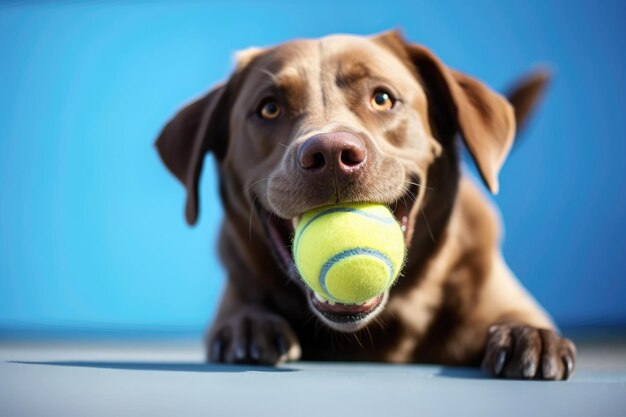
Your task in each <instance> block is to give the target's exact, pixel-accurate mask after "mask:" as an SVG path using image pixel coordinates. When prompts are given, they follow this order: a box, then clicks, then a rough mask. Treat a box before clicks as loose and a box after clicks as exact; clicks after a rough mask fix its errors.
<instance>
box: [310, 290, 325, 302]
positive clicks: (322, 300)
mask: <svg viewBox="0 0 626 417" xmlns="http://www.w3.org/2000/svg"><path fill="white" fill-rule="evenodd" d="M313 294H315V298H316V299H317V301H319V302H320V303H325V302H326V300H324V299H323V298H322V297H320V296H319V295H317V293H316V292H314V293H313Z"/></svg>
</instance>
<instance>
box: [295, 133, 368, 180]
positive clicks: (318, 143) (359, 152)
mask: <svg viewBox="0 0 626 417" xmlns="http://www.w3.org/2000/svg"><path fill="white" fill-rule="evenodd" d="M366 159H367V149H366V148H365V144H364V143H363V141H362V140H361V139H360V138H358V137H357V136H355V135H354V134H352V133H349V132H332V133H323V134H319V135H315V136H313V137H312V138H310V139H308V140H307V141H306V142H304V143H303V144H302V145H301V146H300V149H299V150H298V162H299V163H300V166H301V167H302V169H303V170H305V171H306V172H311V173H312V172H315V173H329V172H332V171H335V172H336V173H337V174H340V175H350V174H353V173H354V172H356V171H357V170H358V169H359V168H361V167H362V166H363V165H364V164H365V161H366Z"/></svg>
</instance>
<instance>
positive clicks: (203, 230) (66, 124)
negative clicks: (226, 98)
mask: <svg viewBox="0 0 626 417" xmlns="http://www.w3.org/2000/svg"><path fill="white" fill-rule="evenodd" d="M625 5H626V3H624V2H623V1H603V2H590V1H586V2H580V1H560V2H559V1H523V2H501V1H472V2H464V1H433V2H414V1H409V2H393V1H385V2H373V1H371V2H370V1H358V2H355V1H345V2H331V1H316V2H302V3H297V2H255V1H250V2H241V1H223V2H189V3H185V2H130V3H129V2H114V1H109V2H107V1H105V2H74V1H71V2H59V3H56V2H49V1H42V2H36V1H35V2H26V3H25V4H21V3H19V2H9V3H4V4H0V329H8V328H16V327H17V328H19V327H29V326H44V327H47V326H52V327H55V328H59V327H60V328H67V329H85V328H112V329H125V328H153V329H174V330H176V329H190V330H193V331H196V330H200V329H202V327H203V326H204V325H205V324H206V323H207V321H208V320H209V319H210V317H211V315H212V314H213V312H214V309H215V307H216V303H217V301H218V299H219V295H220V292H221V289H222V286H223V283H224V272H223V270H222V269H221V267H220V265H219V264H218V262H217V259H216V255H215V250H214V247H215V240H216V234H217V230H218V227H219V222H220V219H221V217H222V209H221V207H220V204H219V200H218V197H217V189H216V178H215V174H214V170H213V169H212V161H211V163H209V164H208V165H207V167H206V168H205V174H204V176H203V182H202V200H201V204H202V208H203V209H202V213H201V218H200V223H199V226H197V227H196V228H193V229H191V228H188V227H187V226H186V225H185V223H184V220H183V198H184V195H183V188H182V187H181V186H180V184H178V183H177V182H176V181H175V180H174V178H173V177H172V176H170V175H169V173H167V172H166V170H165V168H164V167H163V166H162V165H161V163H160V161H159V159H158V157H157V154H156V152H155V150H154V148H153V141H154V139H155V137H156V135H157V134H158V132H159V130H160V129H161V127H162V126H163V124H164V122H165V121H166V120H167V119H168V118H169V117H170V116H171V115H172V114H173V113H174V112H175V110H176V109H177V108H178V107H179V106H180V105H181V104H183V103H185V102H186V101H187V100H189V99H190V98H193V97H195V96H197V95H199V94H200V93H202V92H204V91H206V90H207V89H208V88H209V87H210V86H212V85H213V84H215V83H216V82H218V81H220V80H222V79H224V78H225V77H227V76H228V73H229V71H230V70H231V69H232V56H233V52H234V51H236V50H239V49H243V48H246V47H249V46H252V45H257V46H262V45H271V44H275V43H279V42H282V41H285V40H289V39H292V38H297V37H318V36H323V35H326V34H330V33H336V32H341V33H355V34H372V33H376V32H380V31H383V30H386V29H389V28H396V27H399V28H402V29H403V30H404V32H405V35H406V37H407V38H408V39H410V40H412V41H415V42H419V43H422V44H425V45H427V46H428V47H430V48H431V49H432V50H433V51H435V53H437V54H438V55H439V56H440V57H441V58H442V59H443V60H444V61H445V62H446V63H447V64H448V65H450V66H451V67H454V68H458V69H460V70H462V71H465V72H467V73H469V74H472V75H474V76H476V77H478V78H480V79H482V80H484V81H486V82H487V83H488V84H489V85H491V86H492V87H494V88H496V89H499V90H502V89H503V88H505V87H507V86H508V85H509V83H510V82H511V81H513V80H514V79H516V78H517V77H518V76H520V75H521V74H522V73H524V72H525V71H527V70H529V69H530V68H532V67H533V66H535V65H536V64H547V65H549V66H550V68H551V69H552V70H553V72H554V75H555V79H554V81H553V83H552V85H551V87H550V89H549V91H548V94H547V96H546V97H545V100H544V102H543V104H542V105H541V108H540V109H539V111H538V112H537V113H536V115H535V118H534V119H533V121H532V123H531V124H530V126H529V129H528V131H527V132H526V134H525V135H524V137H523V138H522V142H521V143H520V144H519V146H518V147H517V148H516V150H515V151H514V152H513V154H512V155H511V156H510V158H509V160H508V162H507V164H506V165H505V167H504V169H503V171H502V174H501V178H500V179H501V192H500V194H499V195H498V196H497V197H496V198H495V201H496V202H497V204H498V205H499V207H500V209H501V211H502V214H503V218H504V223H505V226H506V236H505V240H504V252H505V256H506V258H507V259H508V261H509V263H510V265H511V267H512V269H513V270H514V271H515V272H516V273H517V275H518V276H519V277H520V279H521V281H522V282H523V283H524V285H525V286H526V287H528V288H529V289H530V291H531V292H532V293H533V294H535V296H536V297H537V298H538V299H539V301H540V302H541V303H542V304H543V305H544V306H545V307H546V308H547V309H548V310H549V311H550V312H551V313H552V315H553V316H554V317H555V318H556V319H557V321H558V322H559V323H560V324H562V325H597V324H603V325H605V324H624V323H626V303H625V302H624V297H625V295H626V280H625V279H624V271H625V269H626V251H625V248H626V197H625V196H624V190H625V188H624V178H626V163H625V162H624V159H625V157H626V128H625V125H624V112H625V110H626V94H625V93H626V85H625V81H624V80H625V79H626V77H625V76H624V74H626V59H625V55H626V30H625V26H624V24H623V22H624V21H626V6H625ZM0 331H2V330H0Z"/></svg>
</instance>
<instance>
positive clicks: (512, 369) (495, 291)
mask: <svg viewBox="0 0 626 417" xmlns="http://www.w3.org/2000/svg"><path fill="white" fill-rule="evenodd" d="M483 291H484V292H483V297H484V300H486V301H485V302H484V303H483V304H484V305H483V307H484V308H485V309H486V310H487V311H489V313H490V314H491V317H492V319H491V320H489V321H487V323H488V326H489V329H488V332H487V340H486V345H485V350H484V356H483V361H482V368H483V369H484V370H485V372H487V373H488V374H490V375H492V376H497V377H504V378H518V379H548V380H559V379H568V378H569V377H570V376H571V375H572V374H573V373H574V368H575V365H576V347H575V345H574V343H572V341H571V340H569V339H566V338H564V337H562V336H561V335H560V334H559V333H558V332H557V330H556V327H555V326H554V324H553V323H552V322H551V320H550V319H549V318H548V316H547V315H546V314H545V312H544V311H543V309H541V307H539V305H538V304H537V303H536V302H535V300H534V299H533V298H532V297H531V296H530V294H528V293H527V292H526V291H525V290H524V289H523V288H522V287H521V285H519V284H518V282H517V280H516V279H515V277H514V276H513V274H512V273H511V272H510V271H509V269H508V267H507V266H506V264H505V263H504V261H503V260H502V258H501V257H497V258H496V261H495V263H494V268H493V274H492V276H491V277H490V279H489V280H488V282H487V283H486V285H485V288H484V289H483ZM485 316H489V314H485Z"/></svg>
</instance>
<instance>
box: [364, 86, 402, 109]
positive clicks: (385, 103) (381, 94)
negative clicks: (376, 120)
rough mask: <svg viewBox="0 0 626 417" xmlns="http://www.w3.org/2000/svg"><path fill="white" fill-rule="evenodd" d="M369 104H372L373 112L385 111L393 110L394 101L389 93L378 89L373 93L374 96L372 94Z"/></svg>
mask: <svg viewBox="0 0 626 417" xmlns="http://www.w3.org/2000/svg"><path fill="white" fill-rule="evenodd" d="M370 103H371V104H372V108H374V110H378V111H387V110H391V109H392V108H393V105H394V104H395V103H396V99H395V98H393V96H392V95H391V93H390V92H388V91H387V90H382V89H378V90H376V91H374V94H372V98H371V99H370Z"/></svg>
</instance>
